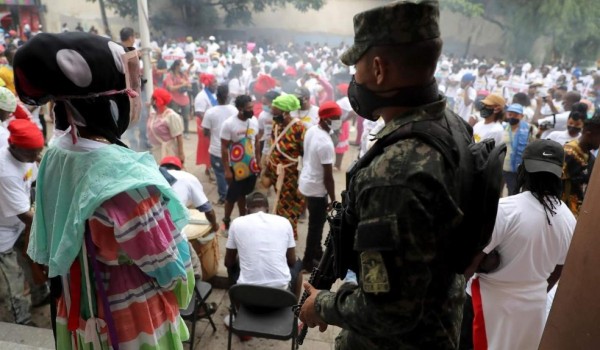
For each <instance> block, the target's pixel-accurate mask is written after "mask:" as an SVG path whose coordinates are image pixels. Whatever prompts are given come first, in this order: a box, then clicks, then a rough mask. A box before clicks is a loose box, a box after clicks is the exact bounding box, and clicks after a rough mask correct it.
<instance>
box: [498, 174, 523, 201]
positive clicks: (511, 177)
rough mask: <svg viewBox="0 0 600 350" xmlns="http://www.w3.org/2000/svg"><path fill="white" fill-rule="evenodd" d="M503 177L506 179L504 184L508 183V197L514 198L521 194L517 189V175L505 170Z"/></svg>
mask: <svg viewBox="0 0 600 350" xmlns="http://www.w3.org/2000/svg"><path fill="white" fill-rule="evenodd" d="M502 176H503V177H504V182H505V183H506V188H507V189H508V195H509V196H512V195H513V194H517V193H519V189H518V188H517V173H513V172H512V171H504V170H503V171H502Z"/></svg>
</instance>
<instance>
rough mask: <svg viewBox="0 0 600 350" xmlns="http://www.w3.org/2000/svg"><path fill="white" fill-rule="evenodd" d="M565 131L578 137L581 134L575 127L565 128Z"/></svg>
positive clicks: (579, 129)
mask: <svg viewBox="0 0 600 350" xmlns="http://www.w3.org/2000/svg"><path fill="white" fill-rule="evenodd" d="M567 130H568V131H569V134H571V135H578V134H579V133H580V132H581V128H578V127H576V126H567Z"/></svg>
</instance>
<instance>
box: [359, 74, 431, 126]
mask: <svg viewBox="0 0 600 350" xmlns="http://www.w3.org/2000/svg"><path fill="white" fill-rule="evenodd" d="M393 91H395V92H396V94H395V95H394V96H392V97H381V96H379V95H377V94H376V93H375V92H373V91H372V90H370V89H369V88H367V87H366V86H365V85H364V84H358V83H357V82H356V80H355V79H354V76H352V80H351V81H350V86H349V87H348V99H349V100H350V105H351V106H352V109H353V110H354V111H355V112H356V114H358V115H359V116H361V117H363V118H365V119H368V120H371V121H376V120H377V119H379V117H380V116H378V115H377V116H374V115H373V113H374V112H375V111H376V110H377V109H379V108H382V107H392V106H398V107H418V106H423V105H426V104H429V103H432V102H435V101H438V100H439V90H438V86H437V82H436V81H435V80H432V81H431V82H430V83H429V84H427V85H425V86H409V87H404V88H400V89H394V90H393ZM387 92H390V91H387Z"/></svg>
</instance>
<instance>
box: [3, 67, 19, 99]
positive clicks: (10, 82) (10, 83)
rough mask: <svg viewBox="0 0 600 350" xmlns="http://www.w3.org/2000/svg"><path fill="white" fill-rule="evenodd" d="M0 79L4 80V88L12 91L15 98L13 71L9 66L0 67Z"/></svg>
mask: <svg viewBox="0 0 600 350" xmlns="http://www.w3.org/2000/svg"><path fill="white" fill-rule="evenodd" d="M0 79H2V80H4V83H5V84H6V88H7V89H9V90H10V91H12V93H13V94H15V96H16V95H17V90H16V89H15V74H14V72H13V69H12V68H11V67H9V66H2V67H0Z"/></svg>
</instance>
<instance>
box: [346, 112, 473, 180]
mask: <svg viewBox="0 0 600 350" xmlns="http://www.w3.org/2000/svg"><path fill="white" fill-rule="evenodd" d="M452 117H453V116H450V117H446V116H445V115H444V116H443V117H442V119H440V120H423V121H417V122H410V123H407V124H405V125H403V126H402V127H400V128H398V129H397V130H395V131H394V132H392V133H391V134H389V135H388V136H386V137H384V138H382V139H380V140H378V141H377V142H375V143H374V144H373V146H372V147H371V148H370V149H369V150H368V151H367V152H366V153H365V154H364V155H363V156H362V157H361V158H360V159H358V161H356V162H355V163H354V164H353V165H352V166H351V168H350V169H349V170H348V173H347V179H346V180H347V181H346V183H350V182H349V180H350V179H351V178H352V177H354V175H355V174H356V172H358V171H359V170H360V169H362V168H364V167H366V166H368V165H369V164H370V163H371V162H372V161H373V159H375V157H377V156H378V155H380V154H382V153H383V151H384V149H385V148H386V147H388V146H390V145H393V144H395V143H396V142H398V141H400V140H404V139H408V138H411V137H417V138H419V139H421V140H422V141H423V142H425V143H427V144H428V145H430V146H432V147H434V148H435V149H436V150H438V151H439V152H440V153H441V154H442V156H443V157H444V159H445V160H446V162H448V164H449V165H450V166H451V167H452V168H454V167H458V165H459V160H460V154H459V150H458V147H457V142H456V140H455V138H454V137H453V135H454V134H455V133H454V132H452V129H454V128H453V125H452V124H453V123H452V122H450V121H449V120H448V119H451V118H452ZM456 124H458V123H456ZM461 128H464V126H462V127H461ZM460 131H463V130H460ZM458 134H463V133H462V132H458Z"/></svg>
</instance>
